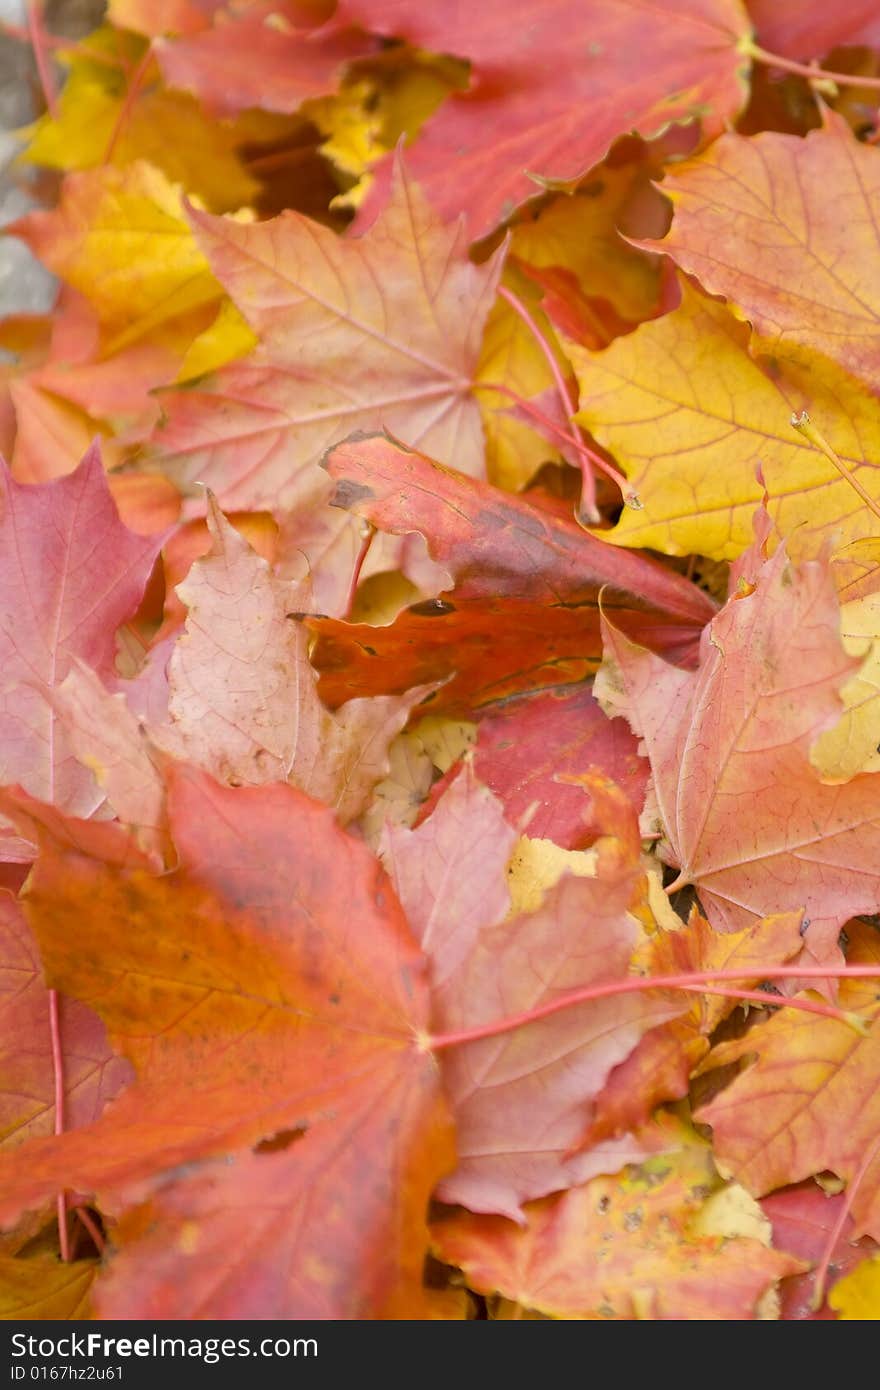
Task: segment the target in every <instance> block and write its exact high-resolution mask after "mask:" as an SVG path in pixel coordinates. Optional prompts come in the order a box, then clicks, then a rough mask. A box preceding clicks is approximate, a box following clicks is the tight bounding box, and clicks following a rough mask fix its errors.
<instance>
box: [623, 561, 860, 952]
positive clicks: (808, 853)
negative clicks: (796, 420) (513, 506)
mask: <svg viewBox="0 0 880 1390" xmlns="http://www.w3.org/2000/svg"><path fill="white" fill-rule="evenodd" d="M754 561H755V563H756V564H757V563H758V561H759V552H758V550H757V548H756V552H755V555H754ZM747 587H748V586H747ZM605 633H606V662H607V665H606V666H605V667H603V670H602V672H601V673H600V675H599V677H598V678H597V696H598V698H599V700H600V703H603V704H604V707H605V708H606V710H607V711H608V712H609V713H614V714H621V713H622V714H625V715H626V717H627V718H628V719H629V721H630V724H631V726H632V728H633V730H634V731H635V732H636V733H638V734H640V735H641V737H642V738H643V740H644V749H645V752H646V753H647V756H648V758H649V759H650V762H651V772H652V776H653V789H654V795H655V797H656V809H657V817H656V822H657V825H656V828H657V829H658V830H661V831H662V833H663V836H664V841H663V845H662V849H661V854H662V857H663V858H664V859H665V860H666V861H667V862H669V863H671V864H674V865H675V866H676V867H677V868H678V869H679V870H680V872H679V876H678V879H677V880H676V882H677V883H678V884H684V883H693V884H695V885H696V888H697V891H698V893H699V895H700V899H701V901H702V902H703V905H704V907H705V909H706V912H707V914H708V916H709V919H710V921H712V922H713V923H714V924H715V925H716V926H717V927H719V928H721V929H723V930H728V931H730V930H736V929H741V928H743V927H745V926H748V925H749V924H750V923H751V921H752V920H753V917H754V916H764V915H766V914H767V913H771V912H784V911H796V910H797V909H799V908H803V909H805V911H806V915H807V917H808V918H809V926H808V929H807V933H806V940H807V943H808V945H809V947H810V949H811V950H812V951H813V952H814V953H815V954H816V956H817V958H818V959H820V960H831V959H833V958H834V957H835V956H836V954H837V936H838V932H839V931H840V928H841V927H842V926H843V925H844V924H845V922H846V921H847V919H848V918H849V917H850V916H852V915H853V913H855V912H861V911H864V912H874V911H876V910H877V907H878V905H880V876H878V875H877V874H876V873H875V872H874V870H873V869H872V867H871V866H872V864H873V863H874V862H875V859H876V855H877V854H878V852H880V809H878V782H877V779H876V777H875V776H872V775H870V774H865V775H863V776H861V777H856V778H854V779H853V780H852V781H850V782H848V783H847V784H846V785H845V786H841V787H830V786H826V785H825V784H823V783H822V782H821V781H820V778H819V775H818V773H817V772H816V770H815V768H814V767H813V766H812V764H811V763H810V760H809V750H810V745H811V744H812V742H813V740H814V739H815V738H816V736H817V735H818V734H819V733H821V732H822V731H823V730H824V729H826V728H828V727H830V726H831V725H832V724H833V723H834V722H835V720H836V719H837V718H839V715H840V713H841V708H842V705H841V701H840V698H839V694H838V692H839V689H840V687H841V685H842V684H843V682H844V681H845V680H846V678H847V677H848V676H849V675H850V674H851V673H852V671H853V668H854V665H855V664H856V663H854V662H853V659H852V658H851V657H849V656H847V654H846V652H845V651H844V649H843V646H842V644H841V641H840V636H839V608H838V602H837V596H836V593H835V590H834V584H833V582H832V579H831V576H830V566H829V561H828V558H827V556H826V558H825V559H824V560H817V561H807V562H806V563H804V564H803V565H801V566H800V567H799V568H797V569H795V567H794V566H793V565H792V563H791V561H790V560H789V559H788V556H787V555H786V553H785V549H784V547H780V548H779V550H777V552H776V554H775V555H774V556H773V557H772V559H770V560H767V561H765V562H764V563H763V564H761V565H760V567H758V568H757V569H756V570H755V579H754V588H753V591H752V592H751V593H749V592H746V593H745V594H743V595H740V594H738V593H735V594H734V596H733V598H731V599H730V600H729V601H728V603H727V605H726V606H725V607H724V608H723V609H722V610H721V612H720V613H719V614H718V615H717V617H716V618H715V619H713V621H712V623H711V624H710V626H709V627H708V628H707V630H706V634H705V636H704V639H703V642H702V649H701V662H700V667H699V669H698V671H697V672H695V673H691V672H686V671H680V670H677V669H676V668H674V667H671V666H668V665H666V663H664V662H663V661H662V660H661V658H659V657H657V656H654V655H653V654H651V653H649V652H647V651H645V650H644V649H639V648H638V647H636V646H635V645H634V644H633V643H632V642H630V641H629V639H628V638H626V637H624V636H623V635H622V634H621V633H620V632H618V631H617V630H616V629H614V628H613V627H612V626H611V624H610V623H607V624H606V626H605Z"/></svg>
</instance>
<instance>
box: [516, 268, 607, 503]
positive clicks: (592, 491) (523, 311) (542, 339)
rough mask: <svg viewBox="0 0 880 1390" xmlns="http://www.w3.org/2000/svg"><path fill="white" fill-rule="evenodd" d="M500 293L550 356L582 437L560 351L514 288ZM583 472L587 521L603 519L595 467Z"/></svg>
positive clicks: (566, 411)
mask: <svg viewBox="0 0 880 1390" xmlns="http://www.w3.org/2000/svg"><path fill="white" fill-rule="evenodd" d="M498 294H499V297H500V298H501V299H503V300H505V301H506V303H508V304H509V305H510V307H511V309H512V310H513V312H514V313H515V314H518V315H519V317H520V318H521V319H522V321H523V323H524V324H525V326H526V328H527V329H528V330H529V332H530V333H531V335H532V337H533V338H534V340H535V342H536V343H537V344H538V347H539V348H540V349H541V351H542V353H543V354H544V356H545V358H546V359H547V365H548V366H549V368H550V371H551V373H552V376H553V380H554V382H555V383H556V390H557V391H558V392H559V399H560V401H561V402H562V409H563V413H564V414H565V416H566V418H567V419H568V420H569V421H571V424H572V429H573V430H574V431H575V433H576V434H577V435H578V437H580V433H581V432H580V427H579V426H578V425H576V424H575V423H574V421H573V420H572V416H574V415H576V414H577V404H576V402H575V400H574V398H573V397H572V394H571V391H570V389H569V385H568V382H567V381H566V380H565V377H564V376H563V375H562V370H561V368H560V366H559V363H558V362H557V360H556V354H555V352H554V351H553V348H552V347H551V346H550V342H549V340H548V338H547V336H546V334H545V333H543V332H542V330H541V328H540V326H539V324H538V322H537V320H536V319H535V317H534V315H532V314H531V313H530V312H529V310H528V309H527V308H526V306H525V304H523V302H522V300H521V299H520V297H519V295H518V294H514V292H513V290H509V289H508V288H507V286H506V285H499V286H498ZM586 447H587V446H586V443H584V448H585V449H586ZM581 474H582V476H583V494H582V496H581V513H582V515H583V517H584V519H585V520H587V521H599V519H600V517H599V509H598V507H597V506H596V479H595V475H594V474H593V470H592V468H582V469H581Z"/></svg>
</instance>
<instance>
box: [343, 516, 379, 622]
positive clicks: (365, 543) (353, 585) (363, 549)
mask: <svg viewBox="0 0 880 1390" xmlns="http://www.w3.org/2000/svg"><path fill="white" fill-rule="evenodd" d="M375 534H376V528H375V526H374V525H373V524H372V522H370V521H364V522H362V523H361V532H360V535H361V544H360V549H359V550H358V553H357V555H356V556H355V561H354V569H353V570H352V572H351V582H350V583H349V586H348V597H347V599H346V600H345V616H346V618H350V617H351V610H352V608H353V607H354V600H355V595H356V594H357V588H358V584H359V583H360V578H361V570H362V569H363V567H364V561H365V560H366V558H367V555H368V553H369V549H370V546H371V545H372V544H373V537H374V536H375Z"/></svg>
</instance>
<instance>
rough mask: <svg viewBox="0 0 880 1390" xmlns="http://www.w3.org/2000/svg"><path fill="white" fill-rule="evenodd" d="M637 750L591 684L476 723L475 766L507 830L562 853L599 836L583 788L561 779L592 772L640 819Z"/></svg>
mask: <svg viewBox="0 0 880 1390" xmlns="http://www.w3.org/2000/svg"><path fill="white" fill-rule="evenodd" d="M637 749H638V743H637V740H636V738H635V736H634V735H633V734H632V733H631V732H630V729H629V727H628V725H627V724H626V721H625V720H623V719H609V718H608V717H607V715H605V714H604V713H603V711H602V710H601V708H600V707H599V705H598V704H597V702H596V700H595V699H594V697H593V692H592V688H591V686H590V685H589V684H585V685H572V686H560V687H559V688H558V689H556V690H546V691H539V692H537V693H536V694H534V695H527V696H521V697H519V698H516V699H512V700H508V701H505V702H504V703H503V704H501V705H500V706H499V707H498V708H497V709H492V708H491V707H490V709H489V711H488V712H487V713H486V715H485V716H484V718H482V719H481V720H480V724H479V730H478V733H477V738H476V744H475V747H474V754H473V765H474V771H475V773H476V775H477V777H478V778H479V780H480V781H481V782H484V783H485V784H486V786H487V787H489V788H490V790H491V791H493V792H494V793H495V795H496V796H497V797H498V798H499V800H500V802H501V804H502V806H503V807H504V814H505V816H506V817H507V820H508V821H509V822H510V824H511V825H516V826H518V827H519V829H520V830H521V831H522V832H523V833H528V834H529V835H530V836H532V837H533V838H535V839H549V840H554V841H555V842H556V843H557V844H558V845H562V847H563V848H564V849H581V848H583V846H584V845H585V844H588V843H590V841H591V840H593V839H594V838H595V836H596V833H597V828H596V826H595V825H594V824H593V822H592V818H591V816H590V808H589V803H588V802H587V801H586V799H585V797H584V790H583V787H580V786H576V785H572V783H570V782H568V783H567V782H566V781H564V780H562V779H563V778H565V777H567V776H576V775H577V774H579V773H585V772H589V771H590V770H591V769H594V770H596V769H598V770H599V771H601V772H603V773H605V774H606V775H607V776H608V777H610V778H611V780H612V781H613V782H616V783H617V784H618V785H619V786H620V787H621V789H622V790H623V791H624V792H625V793H626V795H627V796H628V797H629V799H630V801H631V802H632V804H633V806H634V808H635V810H636V812H637V813H638V812H641V810H642V807H643V806H644V801H645V786H646V783H647V776H648V764H647V762H646V760H645V759H644V758H642V757H641V756H640V755H639V753H638V751H637ZM457 773H458V766H457V765H456V766H454V767H453V768H451V769H450V770H449V772H448V773H447V774H446V777H445V778H444V779H443V780H442V781H441V782H438V783H436V785H435V786H434V788H433V790H432V794H431V795H432V800H436V798H437V797H438V796H440V795H441V794H442V793H443V791H444V789H445V787H446V785H448V783H449V782H450V781H451V780H452V779H453V778H454V777H456V775H457ZM429 805H430V803H429ZM426 813H427V808H426V810H425V812H423V814H426Z"/></svg>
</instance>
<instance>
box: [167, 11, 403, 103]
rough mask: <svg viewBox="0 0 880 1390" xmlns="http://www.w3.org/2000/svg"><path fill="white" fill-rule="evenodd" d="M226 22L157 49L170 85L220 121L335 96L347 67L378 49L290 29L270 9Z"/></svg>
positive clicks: (334, 34)
mask: <svg viewBox="0 0 880 1390" xmlns="http://www.w3.org/2000/svg"><path fill="white" fill-rule="evenodd" d="M249 9H250V11H255V13H249ZM224 21H225V22H224V23H221V24H217V25H216V26H215V27H213V28H210V29H208V28H205V29H203V30H201V31H200V32H195V33H190V34H188V35H187V36H186V37H183V38H176V39H171V40H168V39H163V38H160V39H159V41H158V42H157V43H156V54H157V57H158V60H159V66H160V67H161V69H162V72H163V74H164V76H165V79H166V81H167V82H168V84H169V86H171V87H183V88H185V89H186V90H188V91H191V92H195V93H196V94H197V95H198V97H199V98H200V100H201V101H203V102H204V104H205V105H206V106H207V107H208V108H209V109H210V110H212V111H213V112H214V113H215V115H218V116H228V115H234V114H236V113H237V112H239V111H244V110H246V109H247V108H248V107H252V106H261V107H263V108H264V109H265V110H267V111H283V112H287V111H294V110H295V109H296V108H297V107H298V106H299V105H300V104H301V103H302V102H304V101H307V100H308V99H309V98H310V97H320V96H323V95H324V94H325V93H328V92H333V91H335V89H336V87H337V85H338V82H339V77H340V75H341V71H342V68H343V67H344V66H345V64H347V63H350V62H352V61H353V60H354V59H356V58H362V57H364V56H365V55H366V54H368V53H370V52H372V51H373V50H374V49H375V47H376V46H377V45H376V40H375V39H370V37H369V36H368V35H366V34H363V33H358V32H357V31H356V30H352V31H340V30H339V29H338V28H330V29H326V30H324V29H322V28H320V27H318V28H311V27H309V26H308V25H307V24H306V25H304V26H303V27H301V28H294V25H293V24H291V23H290V22H289V21H288V20H287V19H286V18H285V17H284V16H283V15H280V14H278V12H277V10H276V9H275V7H274V6H268V5H253V4H251V5H250V6H249V7H245V10H244V13H242V14H238V15H236V14H234V13H233V14H226V15H224ZM151 22H152V21H151ZM175 27H176V26H175Z"/></svg>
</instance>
